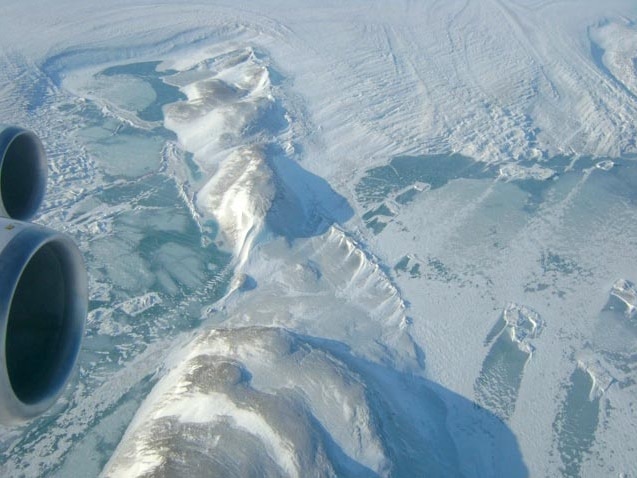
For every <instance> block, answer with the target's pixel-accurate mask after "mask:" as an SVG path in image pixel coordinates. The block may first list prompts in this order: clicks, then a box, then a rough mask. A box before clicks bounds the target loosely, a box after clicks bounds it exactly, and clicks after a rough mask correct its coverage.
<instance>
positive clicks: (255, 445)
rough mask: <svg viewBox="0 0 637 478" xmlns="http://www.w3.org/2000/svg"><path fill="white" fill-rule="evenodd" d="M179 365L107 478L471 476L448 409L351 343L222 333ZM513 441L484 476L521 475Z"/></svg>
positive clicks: (422, 385) (190, 349) (188, 352)
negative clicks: (464, 473)
mask: <svg viewBox="0 0 637 478" xmlns="http://www.w3.org/2000/svg"><path fill="white" fill-rule="evenodd" d="M169 363H170V364H171V365H170V366H171V367H172V368H171V370H170V371H169V372H168V373H167V374H166V375H165V377H164V378H163V379H162V380H161V381H160V382H159V383H158V384H157V385H156V386H155V388H154V390H153V391H152V392H151V394H150V395H149V397H148V398H147V400H146V403H145V404H144V405H142V407H141V408H140V410H139V411H138V413H137V416H136V418H135V420H134V421H133V423H131V425H130V427H129V429H128V431H127V432H126V436H125V437H124V439H123V441H122V443H121V444H120V446H119V447H118V449H117V450H116V451H115V453H114V455H113V457H112V458H111V460H110V462H109V463H108V465H107V466H106V468H105V470H104V473H103V476H105V477H117V476H125V477H134V476H147V477H148V476H193V477H197V476H263V477H266V476H267V477H270V476H288V477H296V476H317V477H318V476H440V477H443V476H444V477H452V476H461V473H460V472H461V470H460V469H459V465H460V460H459V459H458V455H457V453H458V451H457V449H456V447H455V444H454V440H453V439H452V437H451V436H450V434H449V432H448V430H447V428H446V420H447V413H446V407H445V405H444V402H443V400H442V399H441V398H440V397H439V396H438V395H437V394H436V393H435V392H434V391H433V390H431V389H430V386H428V385H427V383H426V382H425V381H423V380H421V379H418V378H417V377H415V376H410V375H402V374H399V373H396V372H394V371H392V370H391V369H386V368H385V367H382V366H380V365H375V364H373V363H371V362H366V361H363V360H361V359H359V358H357V357H356V356H354V355H352V354H351V352H350V351H349V350H348V349H347V347H346V346H345V345H344V344H342V343H339V342H333V341H326V340H323V339H317V338H314V337H306V336H299V335H296V334H294V333H291V332H288V331H286V330H285V329H279V328H263V327H247V328H233V329H218V330H212V331H208V332H205V333H201V334H199V336H198V337H197V338H196V339H194V340H193V341H192V342H190V343H187V344H186V345H184V346H182V348H180V349H179V350H177V351H176V352H175V353H174V354H173V356H172V357H171V358H170V359H169ZM456 406H463V404H462V401H460V403H456ZM473 414H474V415H475V416H474V417H473V418H474V419H475V420H476V422H480V421H481V420H482V421H486V422H488V420H489V419H488V417H486V416H485V415H484V414H483V413H482V412H478V411H475V410H474V412H473ZM485 419H486V420H485ZM474 426H475V424H474ZM492 431H495V432H496V433H497V432H498V431H499V432H500V433H502V427H500V428H499V427H497V426H495V427H493V428H492ZM473 433H477V434H478V435H479V434H480V430H479V428H476V429H473ZM482 438H485V437H484V436H483V437H482ZM506 439H507V437H506V434H503V436H502V437H501V440H502V442H501V444H500V445H501V446H503V448H502V449H500V450H496V449H492V450H491V452H492V453H496V454H497V453H502V455H503V456H501V457H500V459H501V460H502V463H501V464H500V465H496V468H488V467H487V468H482V472H486V473H488V474H490V473H502V472H506V473H508V474H509V476H517V475H518V474H519V473H520V471H521V470H520V468H519V466H520V465H519V462H517V463H516V461H515V459H516V457H515V454H516V451H515V449H512V448H511V447H510V444H507V445H505V443H506V442H505V440H506ZM467 441H469V442H471V441H472V439H471V438H469V439H468V440H467ZM473 445H474V446H476V443H473ZM505 453H508V454H509V455H508V456H507V455H505ZM473 466H479V467H480V466H481V465H480V464H479V463H473ZM505 470H506V471H505Z"/></svg>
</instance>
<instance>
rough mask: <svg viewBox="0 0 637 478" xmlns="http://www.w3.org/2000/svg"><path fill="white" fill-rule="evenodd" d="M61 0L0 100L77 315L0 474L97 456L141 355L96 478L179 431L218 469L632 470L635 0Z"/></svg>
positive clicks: (168, 448) (154, 460)
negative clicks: (36, 409)
mask: <svg viewBox="0 0 637 478" xmlns="http://www.w3.org/2000/svg"><path fill="white" fill-rule="evenodd" d="M69 5H71V6H72V7H71V8H70V9H69V11H70V12H74V13H72V14H69V16H68V18H63V19H62V20H61V21H60V23H58V24H55V23H54V22H52V21H51V20H50V19H49V17H48V16H47V15H46V12H43V16H42V17H41V18H40V17H38V16H35V17H33V20H32V21H33V23H34V25H35V26H37V25H41V26H42V31H45V32H47V37H46V45H45V42H44V41H42V40H38V39H37V38H32V39H31V40H30V41H29V42H28V43H26V44H24V45H21V46H20V45H18V46H15V45H14V46H12V47H11V48H9V47H7V50H6V51H7V52H9V53H8V54H6V55H5V56H4V57H3V65H4V66H6V68H4V70H3V71H4V75H5V78H3V79H2V89H3V93H5V94H3V100H2V101H3V102H2V103H1V108H2V111H3V113H4V114H6V115H7V116H10V117H13V118H16V119H22V120H23V121H22V123H23V124H25V125H27V126H31V127H33V128H34V129H35V130H36V131H37V132H38V133H41V134H42V135H43V136H44V137H45V141H49V143H48V144H50V145H51V146H50V147H51V149H52V156H53V157H52V162H53V168H54V173H55V174H54V176H55V178H54V181H55V185H54V187H53V191H52V194H51V198H50V200H49V203H48V204H47V207H46V209H45V210H44V211H43V215H42V220H46V221H53V222H56V221H57V222H60V223H62V222H66V221H68V222H67V225H66V227H67V229H68V230H69V232H71V233H73V234H75V236H76V237H77V238H78V240H79V242H80V243H81V244H82V246H83V248H84V250H85V251H86V254H87V256H88V257H89V264H90V265H91V270H92V271H93V275H92V280H93V284H94V286H93V293H94V296H93V300H94V309H93V312H92V315H91V322H90V324H89V336H88V337H87V341H86V351H85V354H84V356H83V363H82V367H81V369H80V375H79V377H78V384H79V387H78V388H77V389H76V391H75V392H70V393H69V398H68V402H67V403H65V404H61V406H60V407H59V409H58V410H57V411H56V412H55V413H54V414H53V415H52V417H51V418H49V420H48V421H47V420H42V421H40V422H38V423H36V424H34V425H32V426H31V428H29V429H28V430H27V431H28V433H25V434H21V435H20V434H9V435H8V436H7V438H5V439H3V449H2V450H3V453H2V465H1V466H2V467H3V468H4V470H6V471H7V472H8V473H11V474H18V473H22V474H27V475H32V476H36V475H40V474H43V473H48V474H49V475H55V474H58V475H60V476H64V475H65V474H68V472H69V470H71V469H77V467H78V466H81V467H83V469H85V470H88V471H90V470H92V472H93V473H95V474H97V473H98V472H99V471H100V469H101V468H102V466H103V465H104V464H105V462H106V461H107V460H108V458H109V457H110V455H111V453H112V451H113V448H114V447H115V445H116V444H117V443H118V442H119V441H120V438H121V436H122V434H123V432H124V428H125V426H126V424H127V422H128V421H129V420H130V418H131V417H132V415H133V414H134V413H136V409H137V406H138V404H139V402H140V401H141V400H142V399H143V397H145V396H146V395H147V394H148V393H149V390H150V389H151V388H152V387H153V384H154V383H155V382H156V381H157V380H159V382H158V384H157V385H156V386H155V387H154V388H153V391H152V392H151V393H150V395H149V399H148V400H147V401H146V402H144V404H143V405H142V406H141V408H140V409H139V411H137V413H136V418H135V420H134V422H133V423H132V425H131V427H130V428H129V431H128V432H127V433H126V436H125V438H124V440H123V441H122V442H121V443H120V446H119V448H118V450H117V452H116V453H115V455H114V456H113V457H112V459H111V461H110V463H109V465H108V468H107V470H106V472H107V473H112V474H116V473H118V470H125V471H124V473H128V472H130V470H126V468H122V467H124V466H125V465H126V463H127V460H130V456H131V455H130V453H131V450H135V449H136V447H138V448H141V449H144V450H146V451H147V452H148V453H147V454H146V455H144V454H143V453H140V454H139V456H140V457H142V456H143V458H144V460H143V461H140V462H139V463H142V464H145V465H146V466H147V468H146V469H139V470H138V472H139V473H151V474H152V473H155V474H156V475H161V474H162V473H170V472H171V470H172V471H174V470H175V469H177V470H180V469H181V470H182V471H183V470H185V468H179V466H180V464H184V463H185V461H186V460H187V461H188V463H190V464H192V463H193V460H194V462H196V461H197V455H195V456H193V455H190V454H189V452H188V450H190V449H191V447H192V443H184V441H183V440H182V441H180V440H177V439H176V437H177V436H178V435H180V434H181V435H184V434H185V436H186V437H190V436H194V437H197V436H202V437H204V438H202V439H200V440H199V441H197V440H196V439H195V441H194V443H195V444H196V445H197V446H204V445H205V449H206V450H207V453H206V456H207V457H213V458H215V457H218V460H216V461H214V463H217V464H218V466H219V467H220V468H219V471H220V473H223V471H222V470H229V471H234V472H236V473H239V474H246V473H249V472H250V471H251V470H257V471H255V472H256V473H258V472H259V471H261V472H263V471H264V470H265V472H266V473H269V474H270V475H272V476H276V475H277V474H284V475H294V473H300V471H299V470H303V469H307V470H313V471H314V473H315V474H317V475H329V474H330V473H334V474H337V475H342V474H350V475H356V474H359V475H374V474H380V475H386V474H393V475H394V476H409V473H410V472H411V473H417V472H418V470H420V469H423V468H424V467H427V469H428V470H430V472H431V473H432V474H434V475H435V474H436V470H437V472H438V474H440V475H443V476H449V475H451V474H453V473H457V474H461V473H464V474H466V475H470V476H471V475H476V474H479V473H482V474H483V475H484V476H490V475H494V474H500V475H501V474H502V471H501V470H503V469H504V470H507V469H508V467H511V466H513V467H516V468H514V470H513V471H514V472H515V471H517V472H518V474H521V475H523V474H524V473H525V468H528V471H529V473H530V474H531V475H533V476H536V475H538V476H541V475H559V474H562V475H564V476H578V475H584V476H597V475H599V474H612V473H615V474H617V475H618V474H619V473H630V472H631V471H633V470H632V469H631V468H630V467H631V466H632V464H631V462H630V456H631V451H632V448H633V447H634V444H635V443H634V439H633V438H632V437H631V435H630V430H631V429H634V423H633V422H631V420H633V418H632V414H631V413H630V410H631V406H632V403H633V401H634V395H635V391H634V387H633V386H632V385H631V384H632V382H633V380H634V373H635V372H634V352H633V350H634V344H635V322H634V317H633V310H634V308H633V305H632V304H634V301H633V302H631V300H632V299H631V297H633V295H634V289H633V287H634V286H632V284H631V283H630V279H633V280H634V279H635V271H634V264H635V260H634V259H635V257H634V252H633V251H634V248H631V246H632V245H634V237H635V234H634V233H635V231H634V227H635V226H634V224H635V221H634V219H635V203H634V194H633V193H632V191H633V190H634V186H635V180H634V174H635V173H634V166H633V161H632V159H631V158H630V157H628V154H630V153H634V152H635V143H634V140H635V124H634V121H633V119H634V117H635V115H634V113H635V96H634V95H635V86H634V85H635V83H634V82H635V70H634V60H633V59H634V58H635V57H636V56H637V53H636V52H635V45H634V40H633V39H634V37H635V29H634V26H633V25H632V23H631V21H632V20H634V19H635V18H636V12H635V7H633V6H632V5H629V3H628V2H624V3H623V4H622V2H615V3H614V4H610V5H609V4H605V5H604V6H596V5H594V3H593V2H588V4H587V5H585V6H583V7H582V6H579V8H577V10H574V7H573V6H572V5H569V4H556V5H553V4H550V3H547V4H540V3H532V2H525V3H522V4H519V3H513V2H501V3H498V2H467V3H466V5H465V3H464V2H445V3H444V4H441V3H440V2H425V3H423V4H422V5H420V6H414V5H412V4H407V3H405V4H400V5H395V4H392V6H391V7H389V6H387V5H383V4H382V3H377V4H374V5H373V7H372V8H370V7H369V6H368V5H367V4H365V5H363V4H359V3H356V2H348V3H346V4H344V5H340V6H338V7H335V6H328V7H324V8H321V9H318V8H313V7H304V8H302V9H301V8H299V7H298V6H291V5H285V2H283V3H281V4H279V5H278V6H277V7H272V6H267V7H265V6H263V5H259V4H258V2H254V3H249V4H246V5H243V6H241V7H236V6H227V7H207V8H206V7H202V6H200V5H197V6H196V7H194V6H189V5H188V3H187V2H184V3H183V4H179V5H177V4H176V5H172V6H168V5H165V6H162V7H156V8H153V9H152V10H150V11H148V10H147V9H144V8H142V7H141V6H137V7H136V6H130V5H128V6H127V7H126V8H120V7H118V6H117V4H115V5H112V6H109V7H101V8H100V9H99V10H100V12H101V15H100V16H99V18H97V17H95V18H93V17H92V16H89V15H88V13H87V12H88V11H89V9H91V8H92V9H95V7H91V6H90V5H88V6H85V5H82V6H79V5H74V4H73V2H69ZM27 7H28V5H27V6H25V7H18V6H14V7H11V8H10V13H9V16H11V14H13V15H16V16H20V15H24V14H23V13H21V12H20V11H19V9H20V8H27ZM135 11H137V12H144V15H143V17H140V16H139V15H137V16H134V15H133V14H132V12H135ZM56 18H58V19H59V17H56ZM175 19H179V21H178V22H176V21H175ZM65 22H66V23H65ZM71 23H72V24H73V25H74V28H73V30H72V33H71V31H70V30H69V29H68V28H63V26H64V25H65V24H66V25H68V24H71ZM20 28H21V27H20V26H19V24H17V23H16V24H11V25H7V28H6V29H5V30H4V32H3V34H2V35H3V37H2V38H3V39H4V38H7V40H6V41H5V40H3V45H4V44H6V45H10V44H11V45H13V43H12V42H11V41H10V40H11V38H12V37H11V34H12V33H13V34H15V33H18V32H20ZM114 31H116V32H118V33H119V34H120V36H119V37H114V36H113V35H112V33H113V32H114ZM326 32H329V35H327V34H326ZM20 33H21V36H24V32H20ZM40 42H41V43H40ZM88 42H90V43H91V45H94V46H92V47H91V48H88V49H87V48H86V47H84V46H82V45H84V44H87V43H88ZM123 46H125V47H126V49H125V50H124V49H123V48H122V47H123ZM148 61H163V62H164V63H163V64H160V65H153V67H152V68H148V63H144V62H148ZM130 64H135V65H137V66H135V67H133V66H125V65H130ZM142 65H146V66H142ZM157 66H159V68H156V67H157ZM113 68H114V69H113ZM159 77H161V79H160V80H159V82H157V80H158V78H159ZM15 78H18V79H19V80H18V81H16V79H15ZM159 85H164V86H159ZM170 86H172V88H169V87H170ZM131 92H134V93H135V94H131ZM7 98H21V99H20V101H15V100H11V101H9V100H7ZM168 103H170V104H172V105H170V106H165V108H164V109H163V112H162V115H161V116H159V115H158V114H157V112H158V111H161V109H160V108H161V106H162V105H166V104H168ZM158 106H159V107H158ZM171 131H172V133H171ZM175 140H177V141H175ZM450 151H453V152H455V153H457V154H460V155H461V156H458V155H455V156H454V155H450V154H449V152H450ZM434 155H436V156H434ZM589 156H591V157H600V159H592V158H589ZM603 157H610V158H612V162H609V161H602V158H603ZM130 158H135V161H132V160H131V159H130ZM475 160H478V161H480V162H481V163H480V164H478V165H476V163H475ZM383 168H384V169H383ZM290 219H291V220H290ZM215 241H217V242H215ZM219 241H223V243H221V242H219ZM224 251H229V252H232V253H233V255H232V256H230V255H229V254H228V253H227V252H224ZM618 279H620V280H618ZM631 290H632V291H633V292H631ZM226 292H231V293H230V294H228V295H226V297H225V299H224V300H223V301H222V303H216V300H217V299H218V298H220V297H221V296H222V295H224V294H225V293H226ZM202 319H203V321H204V324H203V325H201V322H202ZM345 319H347V320H345ZM211 326H215V327H221V328H222V329H221V330H220V331H219V332H209V331H208V329H209V328H210V327H211ZM259 327H266V328H264V329H262V328H259ZM273 327H274V328H273ZM202 328H203V331H201V332H200V330H201V329H202ZM190 330H194V331H195V332H194V334H195V335H196V336H197V337H198V338H195V339H194V340H195V341H196V342H195V344H197V345H187V346H186V347H192V348H194V350H195V352H196V351H197V350H198V351H199V354H198V355H197V354H196V353H195V355H193V356H192V357H190V358H188V359H184V362H183V364H181V365H179V363H175V362H174V361H173V360H172V359H167V361H166V362H164V358H165V356H166V355H167V354H168V352H164V350H166V349H171V348H174V349H175V351H174V352H173V353H174V355H175V356H176V357H180V352H179V350H180V346H181V344H183V343H189V342H188V338H187V337H184V336H183V334H188V333H190V332H188V331H190ZM208 336H209V339H208V340H203V338H205V337H208ZM222 337H223V339H222ZM224 343H236V348H235V349H234V350H233V349H232V347H230V348H227V347H225V346H223V344H224ZM172 344H174V345H172ZM178 344H179V345H178ZM269 354H270V355H269ZM272 355H273V356H274V357H272ZM182 356H183V355H182ZM306 356H310V357H312V359H311V360H309V362H311V363H312V364H314V365H313V366H310V365H308V366H307V369H303V368H302V366H301V365H302V364H303V363H305V362H306V359H305V358H304V357H306ZM206 357H212V358H206ZM157 362H160V363H165V365H164V366H163V368H164V369H165V370H170V372H167V373H166V372H164V371H159V372H156V370H157ZM275 364H276V365H278V366H275ZM299 364H301V365H299ZM328 364H329V365H328ZM279 369H282V370H287V371H288V372H286V374H282V375H281V376H279V374H278V373H277V370H279ZM306 371H307V377H306V376H305V375H304V374H305V373H306ZM285 375H289V380H286V376H285ZM334 375H336V376H344V377H346V378H347V380H345V381H344V382H339V381H338V380H335V381H331V380H330V379H328V377H330V376H334ZM195 376H196V377H198V378H196V379H195V378H193V377H195ZM321 378H323V379H324V381H325V383H330V385H331V390H330V393H331V394H332V395H333V396H339V397H343V398H342V399H341V400H339V401H338V404H340V406H341V408H338V407H337V404H336V403H333V396H331V397H330V394H329V393H325V394H317V393H316V388H315V387H316V386H317V385H316V383H317V382H319V383H322V382H321ZM425 378H426V379H427V380H431V381H432V382H433V383H432V382H424V380H425ZM279 380H281V381H282V382H279ZM383 381H384V382H383ZM387 384H391V386H387ZM388 389H389V390H394V389H395V390H404V393H401V394H398V393H397V394H393V393H389V392H388V391H387V390H388ZM361 390H366V392H365V393H363V392H362V391H361ZM431 390H434V391H435V393H434V394H433V396H432V395H429V394H428V392H427V391H431ZM180 391H183V399H184V403H183V407H181V408H180V407H179V406H178V405H175V406H174V407H173V408H166V407H163V406H162V403H163V402H164V400H166V399H167V397H174V396H180ZM361 394H363V395H364V397H363V395H361ZM357 397H358V398H357ZM473 400H475V401H476V402H477V403H478V404H479V405H480V406H482V407H484V410H482V411H481V410H479V409H476V408H474V407H473V405H472V404H471V401H473ZM351 401H353V402H356V403H357V404H359V405H358V408H357V407H354V409H353V411H348V406H347V403H350V402H351ZM212 403H215V404H216V405H217V406H218V407H219V410H223V413H221V412H219V411H217V412H215V414H213V415H212V416H210V417H209V418H208V419H207V420H205V421H206V423H203V424H202V423H201V420H202V415H196V414H193V413H191V414H188V413H186V412H187V410H189V409H192V408H193V406H192V405H189V404H198V405H197V406H202V407H204V409H205V408H206V407H207V406H209V405H210V404H212ZM439 403H442V405H437V404H439ZM202 404H203V405H202ZM206 404H208V405H206ZM195 408H196V407H195ZM255 410H256V411H255ZM247 411H251V413H252V415H249V416H248V415H246V413H247ZM582 411H583V412H582ZM290 414H292V416H298V417H300V418H299V420H300V421H301V422H302V423H304V424H306V426H305V427H303V429H302V431H301V432H296V431H293V430H292V429H291V428H290V426H289V425H288V424H287V423H288V422H289V420H290V419H291V418H290ZM492 414H495V416H497V417H500V418H501V419H502V420H505V422H504V424H502V423H499V422H497V420H494V419H493V415H492ZM204 416H205V414H204ZM167 417H168V418H167ZM392 417H395V418H392ZM409 421H413V422H414V423H419V424H422V426H421V427H410V426H409V424H408V422H409ZM157 427H159V428H157ZM251 427H253V428H251ZM157 429H159V430H169V431H170V430H172V432H170V433H174V435H170V433H169V432H164V433H166V434H167V435H168V438H167V439H166V440H165V441H164V442H162V443H154V442H153V441H152V438H153V437H152V433H155V432H151V430H157ZM188 430H190V433H188ZM397 430H408V432H407V433H406V437H401V436H399V435H400V434H399V433H398V432H397ZM513 435H514V436H515V438H513ZM80 436H81V437H83V440H81V441H79V440H78V438H77V437H80ZM171 436H172V437H173V438H171ZM353 436H357V437H361V438H360V442H357V443H358V444H356V443H355V441H354V440H353V439H352V437H353ZM471 436H473V437H474V439H473V440H472V439H469V438H467V437H471ZM488 436H493V437H495V438H493V439H491V440H489V439H487V437H488ZM224 437H226V438H227V440H228V441H227V442H223V441H222V440H223V439H224ZM432 437H433V438H432ZM437 440H438V441H437ZM516 440H517V444H519V447H520V451H521V454H522V457H521V458H520V457H516V453H517V450H516V449H515V448H516V446H517V444H516V443H515V441H516ZM186 441H187V440H186ZM507 442H513V448H508V449H506V448H502V447H504V446H506V443H507ZM233 443H241V444H243V446H245V450H246V458H242V459H238V458H237V456H236V455H233V454H232V453H228V450H229V449H231V448H229V447H232V445H233ZM415 443H418V444H419V447H415V446H414V444H415ZM429 443H433V444H431V445H430V446H425V445H423V444H426V445H429ZM477 443H480V444H482V448H480V447H478V446H477ZM434 444H435V445H434ZM153 450H155V452H153ZM158 450H163V452H160V451H158ZM162 453H163V454H162ZM215 453H217V454H215ZM401 453H402V455H401ZM132 456H133V458H134V457H135V455H132ZM247 457H249V458H250V459H248V458H247ZM507 458H508V459H509V460H510V462H507V461H506V459H507ZM233 460H236V461H235V462H233ZM133 461H134V460H133ZM518 461H519V462H518ZM522 461H523V463H522ZM200 463H201V464H202V466H203V465H204V464H206V463H207V462H206V461H205V460H204V458H203V457H200ZM405 463H406V464H405ZM249 464H252V465H254V466H255V467H256V468H248V469H239V468H233V465H235V466H238V465H246V466H250V465H249ZM205 466H207V467H208V466H210V465H209V464H206V465H205ZM222 466H227V467H228V468H221V467H222ZM171 467H176V468H171ZM401 467H402V468H401ZM405 467H407V468H405ZM409 467H411V468H409ZM153 470H154V471H153ZM195 470H196V469H195ZM476 470H477V471H476ZM498 472H499V473H498ZM89 474H90V472H89ZM128 476H130V475H128Z"/></svg>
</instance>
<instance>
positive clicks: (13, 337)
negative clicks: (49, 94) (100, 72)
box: [0, 125, 88, 424]
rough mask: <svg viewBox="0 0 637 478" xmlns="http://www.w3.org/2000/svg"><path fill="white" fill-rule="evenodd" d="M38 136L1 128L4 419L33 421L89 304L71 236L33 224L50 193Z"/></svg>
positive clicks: (52, 393) (0, 396)
mask: <svg viewBox="0 0 637 478" xmlns="http://www.w3.org/2000/svg"><path fill="white" fill-rule="evenodd" d="M46 180H47V160H46V155H45V152H44V148H43V147H42V144H41V142H40V140H39V139H38V137H37V136H36V135H35V134H34V133H32V132H30V131H27V130H24V129H21V128H17V127H13V126H8V127H5V126H3V125H0V423H3V424H16V423H20V422H24V421H26V420H29V419H31V418H34V417H36V416H38V415H40V414H42V413H43V412H44V411H46V410H47V409H48V408H50V407H51V406H52V405H53V404H54V403H55V401H56V400H57V399H58V397H59V396H60V394H61V393H62V391H63V390H64V386H65V385H66V383H67V382H68V380H69V377H70V375H71V372H72V371H73V368H74V365H75V362H76V360H77V356H78V353H79V350H80V345H81V342H82V337H83V335H84V323H85V320H86V314H87V308H88V285H87V275H86V269H85V266H84V261H83V259H82V255H81V253H80V251H79V250H78V248H77V246H76V245H75V243H74V242H73V240H72V239H71V238H70V237H68V236H67V235H65V234H62V233H59V232H56V231H54V230H51V229H48V228H46V227H43V226H40V225H37V224H33V223H30V222H27V221H29V220H30V219H31V218H32V217H33V216H34V215H35V213H36V212H37V210H38V207H39V206H40V203H41V202H42V199H43V197H44V193H45V189H46Z"/></svg>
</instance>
